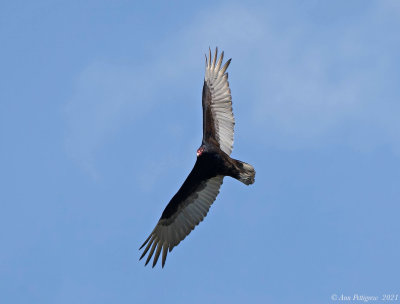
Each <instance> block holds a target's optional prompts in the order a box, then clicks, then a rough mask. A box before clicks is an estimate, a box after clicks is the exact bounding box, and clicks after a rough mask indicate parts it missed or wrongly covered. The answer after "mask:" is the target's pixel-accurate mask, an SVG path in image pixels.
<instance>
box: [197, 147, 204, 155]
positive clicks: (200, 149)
mask: <svg viewBox="0 0 400 304" xmlns="http://www.w3.org/2000/svg"><path fill="white" fill-rule="evenodd" d="M203 151H204V148H203V147H200V148H198V149H197V157H199V156H200V155H201V154H202V153H203Z"/></svg>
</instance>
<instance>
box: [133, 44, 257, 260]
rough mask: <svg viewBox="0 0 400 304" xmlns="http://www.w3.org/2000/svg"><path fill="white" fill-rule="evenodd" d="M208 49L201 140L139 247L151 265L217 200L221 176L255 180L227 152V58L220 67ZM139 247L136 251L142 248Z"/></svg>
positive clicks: (230, 117)
mask: <svg viewBox="0 0 400 304" xmlns="http://www.w3.org/2000/svg"><path fill="white" fill-rule="evenodd" d="M217 55H218V48H216V49H215V55H214V58H212V56H211V50H209V58H207V55H206V71H205V77H204V85H203V101H202V104H203V140H202V142H201V146H200V148H199V149H197V160H196V163H195V165H194V167H193V169H192V172H190V174H189V176H188V177H187V178H186V180H185V182H184V183H183V185H182V187H181V188H180V189H179V191H178V192H177V193H176V194H175V195H174V197H173V198H172V199H171V201H170V202H169V204H168V205H167V207H166V208H165V209H164V211H163V213H162V215H161V218H160V220H159V221H158V223H157V225H156V227H155V228H154V230H153V231H152V232H151V234H150V236H149V237H148V238H147V240H146V241H145V242H144V243H143V245H142V246H141V247H140V249H142V248H143V247H144V246H145V245H146V244H147V246H146V248H145V249H144V252H143V254H142V256H141V257H140V259H142V258H143V257H144V256H145V255H146V253H147V252H148V251H149V249H150V253H149V255H148V257H147V260H146V264H145V265H147V264H148V263H149V261H150V259H151V257H152V256H153V254H154V252H155V255H154V260H153V267H154V266H155V265H156V264H157V261H158V258H159V256H160V253H161V250H162V267H164V264H165V260H166V258H167V252H168V251H172V249H173V248H174V247H175V246H177V245H178V244H179V243H180V241H182V240H183V239H184V238H185V237H186V236H187V235H188V234H189V233H190V232H191V231H192V230H193V229H194V228H195V226H197V225H198V224H199V223H200V222H201V221H202V220H203V219H204V217H205V216H206V215H207V212H208V210H209V209H210V206H211V204H212V203H213V202H214V201H215V199H216V197H217V195H218V193H219V188H220V187H221V185H222V182H223V179H224V177H225V176H230V177H233V178H236V179H237V180H239V181H241V182H242V183H244V184H246V185H250V184H252V183H254V177H255V171H254V168H253V166H251V165H249V164H247V163H245V162H242V161H239V160H236V159H233V158H231V157H230V156H229V155H230V154H231V152H232V145H233V126H234V124H235V120H234V118H233V113H232V97H231V90H230V89H229V83H228V73H226V69H227V68H228V66H229V64H230V62H231V59H229V60H228V61H227V62H226V63H225V64H224V65H223V66H222V67H221V64H222V60H223V58H224V52H222V54H221V57H219V59H218V62H217ZM140 249H139V250H140Z"/></svg>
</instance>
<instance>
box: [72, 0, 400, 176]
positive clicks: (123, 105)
mask: <svg viewBox="0 0 400 304" xmlns="http://www.w3.org/2000/svg"><path fill="white" fill-rule="evenodd" d="M316 3H317V2H316ZM381 3H382V2H378V4H376V6H374V7H370V9H365V10H364V11H360V12H359V14H360V15H358V16H355V18H353V19H346V20H347V21H346V22H345V23H343V22H341V21H340V20H339V21H337V22H336V23H335V24H333V25H329V24H325V25H324V26H323V27H320V26H319V25H318V24H313V21H312V20H308V19H307V18H300V17H298V18H292V17H290V16H289V17H288V18H287V20H286V21H285V22H280V21H279V20H277V19H276V17H275V16H274V12H273V11H269V10H268V8H265V9H260V8H258V9H252V8H248V7H244V6H241V5H230V6H220V7H216V8H214V9H213V10H208V9H207V10H204V11H202V12H199V13H198V15H197V17H195V18H193V19H192V20H193V21H192V24H189V25H188V26H186V27H185V28H184V29H182V30H181V31H180V32H178V33H176V35H175V36H174V37H173V38H172V37H168V38H167V39H165V40H163V41H157V42H155V47H154V48H153V50H152V51H150V52H153V54H151V57H152V58H153V60H151V61H149V62H148V63H146V62H145V63H143V64H142V66H141V67H140V68H137V67H133V66H130V67H125V68H123V67H120V66H115V65H108V64H103V63H93V64H91V65H89V66H88V67H86V68H85V69H84V70H83V71H82V72H81V74H80V76H79V78H78V81H77V87H76V91H75V94H74V96H73V97H72V98H71V100H70V101H69V102H68V105H67V120H68V132H67V147H68V151H69V153H70V154H71V155H72V156H73V157H74V158H76V159H77V160H79V162H80V163H82V164H83V165H84V166H85V167H86V168H87V169H88V170H89V171H92V172H95V171H94V168H93V167H92V159H93V157H94V156H93V155H94V152H95V151H96V149H97V148H98V147H99V146H101V145H102V144H104V142H105V141H106V140H107V138H108V137H109V135H110V134H112V132H115V131H116V130H118V128H120V127H121V126H122V122H123V121H126V120H127V119H132V118H134V116H135V115H138V114H139V113H141V114H143V115H146V114H144V113H146V109H149V108H151V107H152V105H155V104H157V103H159V102H165V98H164V96H165V94H167V95H172V96H175V97H176V98H175V100H176V99H177V100H180V99H182V103H183V102H187V96H190V97H192V98H193V99H194V100H200V97H199V96H200V92H199V91H198V90H196V89H195V88H198V86H195V84H194V83H193V82H192V79H194V77H193V78H190V79H191V80H190V82H189V81H188V80H187V79H188V77H187V75H189V74H190V75H199V73H202V72H203V70H202V67H203V65H204V61H203V60H204V57H201V56H202V53H203V52H204V51H206V50H207V48H208V46H211V47H214V46H215V45H218V46H219V47H220V48H222V49H224V50H225V51H226V57H233V62H232V65H231V67H230V73H231V76H230V79H231V84H232V83H233V84H234V87H233V100H234V103H235V105H234V109H240V111H241V115H240V117H241V119H242V122H241V128H244V129H246V128H248V129H249V130H250V129H252V130H258V131H256V132H248V133H249V134H250V135H249V136H252V135H251V134H253V136H254V138H257V141H258V142H260V143H261V144H265V145H269V146H275V147H277V148H290V149H295V148H310V147H315V146H318V145H327V144H330V143H339V144H344V145H348V144H350V145H352V146H355V147H357V148H360V149H370V148H374V147H376V146H379V145H381V144H390V145H392V147H393V148H397V149H398V147H399V144H398V142H399V135H398V134H400V133H399V132H398V131H399V129H400V122H399V120H398V114H399V112H400V109H399V105H398V100H399V98H400V92H399V89H398V80H399V74H398V70H399V65H400V60H399V54H400V52H399V48H400V47H399V46H400V41H399V38H398V37H399V36H398V35H397V34H396V33H397V31H396V30H395V28H394V27H393V26H394V25H397V28H398V26H399V25H400V24H399V23H400V22H399V21H398V18H395V17H396V16H398V11H399V10H398V8H397V6H396V5H394V6H393V5H387V4H381ZM308 9H312V8H308ZM291 13H292V14H293V12H291ZM278 15H279V16H282V14H278ZM349 20H350V21H349ZM382 31H386V32H385V35H384V36H383V35H381V32H382ZM390 31H393V35H390ZM197 79H202V75H199V76H198V78H197ZM165 89H166V90H165ZM185 90H186V91H185ZM182 94H183V95H182ZM182 96H185V98H181V97H182ZM243 120H246V121H243ZM260 135H261V137H260Z"/></svg>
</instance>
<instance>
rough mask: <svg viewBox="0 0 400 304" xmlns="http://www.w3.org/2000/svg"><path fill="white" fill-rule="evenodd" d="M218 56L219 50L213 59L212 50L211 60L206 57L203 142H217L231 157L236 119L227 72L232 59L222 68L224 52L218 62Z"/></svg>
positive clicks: (216, 50)
mask: <svg viewBox="0 0 400 304" xmlns="http://www.w3.org/2000/svg"><path fill="white" fill-rule="evenodd" d="M217 55H218V48H216V49H215V56H214V58H212V57H211V50H210V51H209V60H208V58H207V56H206V73H205V77H204V85H203V142H210V141H213V142H215V141H216V143H218V144H219V147H220V149H221V150H222V151H224V152H225V153H226V154H228V155H230V154H231V152H232V148H233V132H234V130H233V128H234V125H235V119H234V117H233V112H232V96H231V90H230V89H229V82H228V73H225V72H226V69H227V68H228V66H229V64H230V62H231V59H229V60H228V61H227V62H226V63H225V64H224V66H223V67H222V68H221V63H222V60H223V58H224V52H222V54H221V57H220V58H219V60H218V62H217ZM211 61H212V62H211Z"/></svg>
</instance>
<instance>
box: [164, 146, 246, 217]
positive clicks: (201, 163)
mask: <svg viewBox="0 0 400 304" xmlns="http://www.w3.org/2000/svg"><path fill="white" fill-rule="evenodd" d="M241 168H242V166H241V163H240V162H239V161H237V160H235V159H233V158H231V157H229V156H228V155H227V154H226V153H225V152H223V151H221V149H219V148H217V147H213V148H212V150H211V149H210V150H209V151H205V152H203V153H202V154H201V155H199V156H198V157H197V160H196V163H195V165H194V167H193V169H192V171H191V172H190V174H189V176H188V177H187V178H186V180H185V182H184V183H183V185H182V186H181V188H180V189H179V191H178V192H177V193H176V194H175V195H174V197H173V198H172V199H171V201H170V202H169V204H168V205H167V207H166V208H165V210H164V212H163V213H162V215H161V219H163V218H169V217H170V216H171V215H172V214H174V213H175V212H176V211H177V210H178V207H179V204H180V202H182V201H183V200H186V199H187V198H188V197H189V196H190V195H191V194H192V193H193V192H194V191H195V190H196V187H198V182H199V181H206V180H208V179H210V178H212V177H216V176H221V175H222V176H230V177H233V178H236V179H239V177H240V174H239V173H240V171H241ZM194 181H196V182H194Z"/></svg>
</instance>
